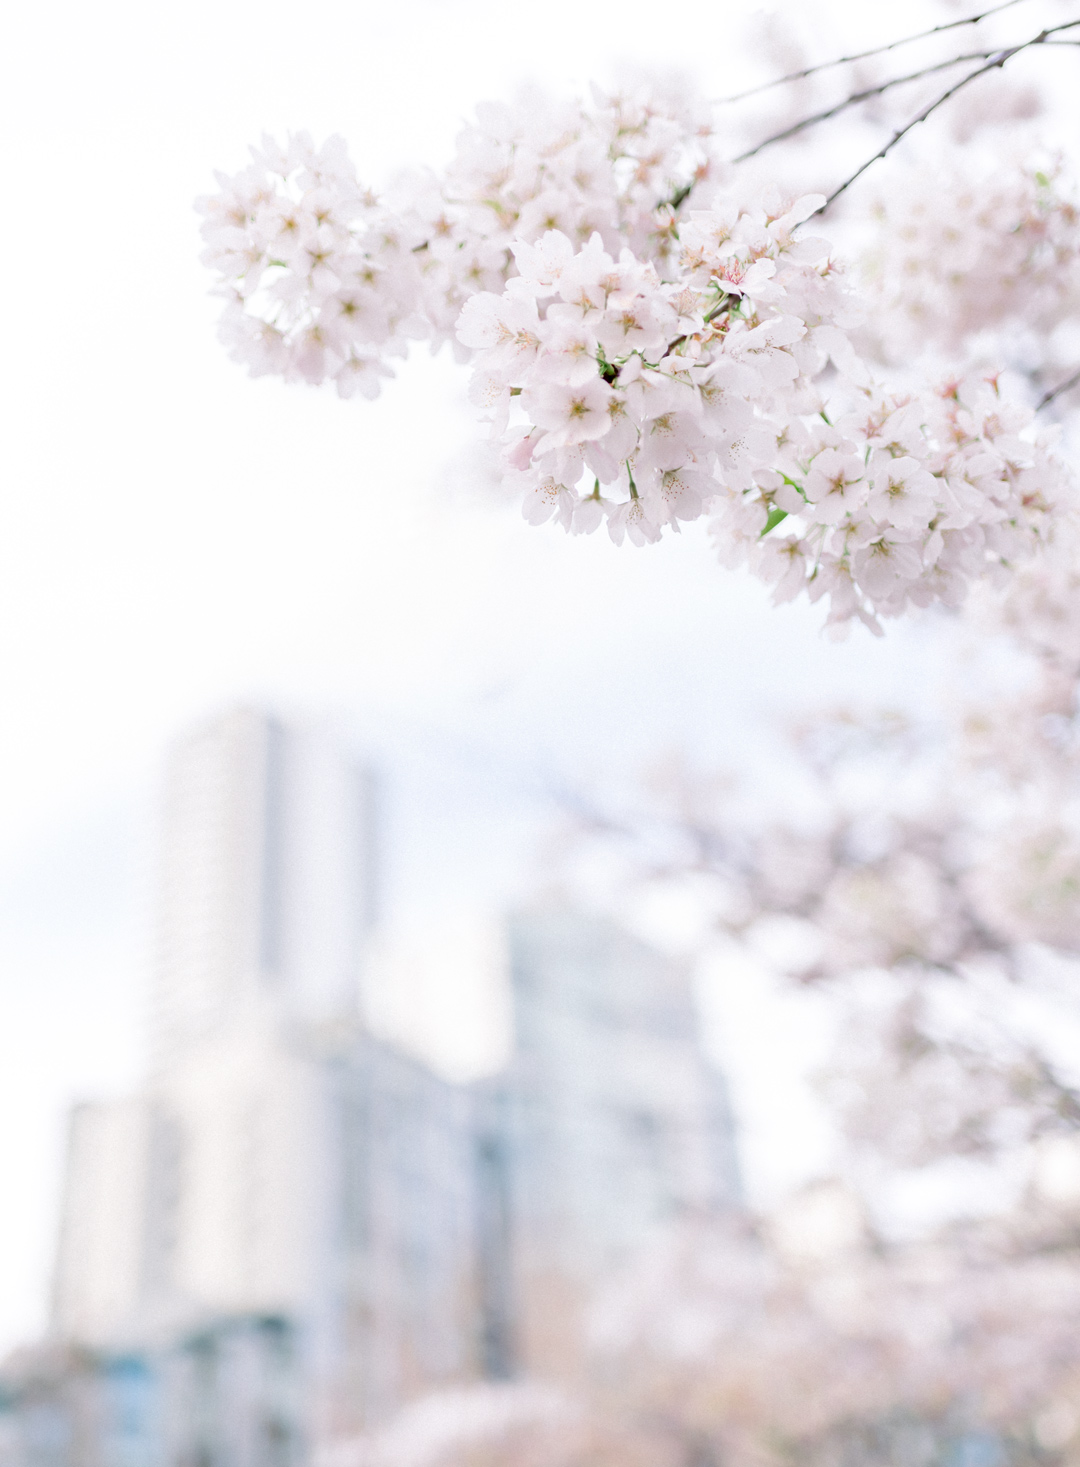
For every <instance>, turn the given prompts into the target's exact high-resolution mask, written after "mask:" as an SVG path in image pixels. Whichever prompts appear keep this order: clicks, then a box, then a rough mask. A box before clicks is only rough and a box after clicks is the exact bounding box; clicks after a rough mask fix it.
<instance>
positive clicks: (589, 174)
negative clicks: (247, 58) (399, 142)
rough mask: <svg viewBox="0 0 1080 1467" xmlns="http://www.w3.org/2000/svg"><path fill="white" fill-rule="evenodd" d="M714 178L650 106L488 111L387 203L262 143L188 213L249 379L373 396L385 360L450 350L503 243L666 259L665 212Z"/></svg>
mask: <svg viewBox="0 0 1080 1467" xmlns="http://www.w3.org/2000/svg"><path fill="white" fill-rule="evenodd" d="M714 168H715V159H714V158H713V156H712V152H711V132H710V126H709V123H708V120H707V116H706V114H705V112H704V111H703V110H702V109H701V108H700V107H695V105H694V104H693V103H692V102H687V101H686V100H685V99H679V98H671V99H665V98H663V97H662V96H659V95H656V96H651V97H649V98H648V99H646V100H644V101H636V100H632V99H629V98H626V97H623V96H618V95H615V96H604V95H601V94H599V93H597V96H596V100H595V105H594V106H593V107H591V108H590V107H586V106H583V105H581V104H579V103H558V102H555V101H553V100H552V99H550V98H547V97H543V98H525V99H524V100H523V101H522V102H521V103H520V105H518V106H517V107H509V106H498V105H495V104H490V105H487V106H483V107H481V108H480V109H478V115H477V120H476V121H475V122H474V123H472V124H471V125H469V126H468V127H466V128H465V129H464V130H463V132H462V134H461V136H460V137H459V139H458V146H457V151H456V153H455V156H454V158H453V159H452V160H451V163H450V165H449V166H448V168H447V169H446V170H445V172H444V173H443V174H442V175H441V176H439V175H436V174H435V173H432V172H430V171H429V172H417V173H415V174H414V175H411V176H405V177H402V178H400V179H399V180H397V182H396V184H395V186H394V188H393V189H392V190H391V191H390V194H389V195H388V196H387V198H385V199H380V198H378V197H377V196H376V195H375V193H374V192H373V191H372V190H371V189H369V188H367V187H365V186H363V185H361V184H360V182H359V181H358V179H357V175H356V170H355V168H354V166H353V164H352V162H351V161H350V160H349V158H348V155H347V152H346V149H345V144H344V142H343V141H342V139H340V138H336V137H335V138H331V139H330V140H329V141H328V142H327V143H325V144H324V145H323V147H321V148H316V147H315V146H314V145H313V143H312V141H311V139H310V138H309V137H308V136H307V135H306V134H304V133H299V134H296V135H293V136H291V137H290V138H289V139H288V141H287V143H286V145H285V146H284V147H282V146H280V145H279V144H277V143H276V142H275V141H274V140H273V139H264V140H263V143H262V145H261V147H259V148H253V149H252V162H251V164H250V165H249V166H248V167H247V168H245V169H244V170H242V171H241V172H240V173H238V174H236V175H235V176H233V177H228V176H226V175H224V174H220V173H219V174H218V175H217V181H218V186H219V188H218V192H217V193H216V194H212V195H209V196H207V197H205V198H203V199H200V200H199V201H198V208H199V211H200V212H201V213H202V214H203V215H204V223H203V229H202V232H203V237H204V240H205V242H206V250H205V251H204V254H203V260H204V263H205V264H206V265H208V266H209V267H210V268H211V269H212V270H214V271H216V272H217V274H218V276H219V284H218V290H219V292H220V293H221V294H222V295H224V297H225V300H226V307H225V311H224V315H223V319H222V325H221V334H222V337H223V339H224V341H225V344H226V346H227V347H228V348H229V350H230V351H231V353H232V354H233V356H234V357H235V358H236V359H237V360H238V361H240V362H242V363H244V364H245V365H246V366H248V368H249V369H250V370H251V372H252V373H253V374H262V373H273V374H279V375H281V376H284V377H285V378H286V379H287V380H300V381H307V382H322V381H326V380H331V381H333V382H334V383H335V384H336V385H337V388H338V391H339V392H340V393H341V394H342V395H343V396H351V395H352V394H353V393H354V392H357V391H359V392H360V393H362V394H363V395H364V396H367V397H374V396H376V395H377V393H378V391H379V387H380V379H381V378H383V377H387V376H392V375H393V373H392V371H391V369H390V367H389V364H388V362H387V358H388V357H389V358H394V357H401V356H404V355H405V354H406V352H407V350H408V345H409V342H410V341H411V340H414V339H417V338H428V339H430V340H431V341H432V343H433V344H434V345H440V344H442V343H443V342H445V341H453V339H454V338H453V333H454V326H455V323H456V321H457V317H458V314H459V312H460V310H461V307H462V305H463V304H464V303H465V301H466V300H468V299H469V298H470V296H472V295H474V294H475V293H476V292H477V291H481V290H489V291H490V290H496V291H497V290H501V289H502V288H503V286H504V284H505V282H506V280H507V278H508V277H509V276H510V275H511V274H513V273H514V269H515V267H514V259H513V254H512V251H511V245H512V244H513V243H514V242H515V241H520V240H525V241H531V240H535V239H538V238H539V237H540V236H541V235H542V234H543V233H544V232H545V231H546V230H548V229H552V228H558V229H561V230H563V231H565V232H566V233H567V234H568V235H569V236H570V237H571V238H573V239H576V240H579V241H584V240H587V239H589V238H590V237H591V236H592V235H593V234H594V233H598V234H599V235H600V236H601V238H602V239H604V241H605V242H606V244H607V245H608V246H609V247H610V248H612V249H615V250H618V249H619V248H620V247H622V246H623V245H625V246H628V247H630V248H632V249H635V250H640V251H643V252H648V253H650V254H654V255H657V256H658V257H661V258H662V257H663V256H664V254H665V253H666V252H667V251H669V250H670V249H671V248H672V244H673V239H674V218H675V214H674V209H673V207H672V203H671V200H672V199H673V198H678V197H679V196H680V195H681V194H682V193H683V192H684V191H685V190H686V189H687V188H688V187H689V186H690V185H691V184H696V185H699V186H700V185H703V184H704V183H705V182H706V180H707V179H708V177H709V175H710V171H711V170H712V169H714Z"/></svg>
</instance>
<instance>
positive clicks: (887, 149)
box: [815, 20, 1080, 214]
mask: <svg viewBox="0 0 1080 1467" xmlns="http://www.w3.org/2000/svg"><path fill="white" fill-rule="evenodd" d="M1078 25H1080V20H1067V21H1063V22H1062V23H1061V25H1055V26H1048V27H1047V28H1046V29H1045V30H1042V31H1040V32H1039V34H1038V35H1037V36H1032V37H1031V39H1030V40H1029V41H1021V42H1020V43H1019V44H1018V45H1016V46H1009V47H1008V48H1007V49H1006V50H1004V51H999V52H997V53H996V55H995V56H994V57H993V59H992V60H990V61H987V62H986V64H985V65H984V66H978V67H976V68H975V70H974V71H971V72H968V74H967V76H965V77H961V79H960V80H959V81H958V82H956V83H955V84H954V85H953V86H951V87H949V89H948V90H947V91H945V92H942V94H941V96H940V97H937V98H936V99H935V100H934V101H933V102H931V103H930V105H929V106H928V107H924V108H923V110H922V111H921V112H920V113H919V114H918V116H917V117H913V118H912V119H911V121H910V122H907V123H905V124H904V126H903V127H902V128H900V129H899V131H897V132H894V133H893V135H892V137H891V138H890V139H889V141H888V142H887V143H886V144H885V146H884V147H883V148H879V149H878V151H877V152H876V153H875V154H874V156H873V157H872V158H868V159H867V160H866V162H865V163H863V164H862V165H861V166H860V167H859V168H857V169H856V170H855V172H854V173H853V174H851V176H850V177H849V178H845V180H844V182H843V183H842V184H841V185H840V187H839V188H837V189H834V190H833V192H832V193H831V194H830V195H829V197H828V198H827V199H826V200H825V202H824V203H823V204H822V206H821V208H820V209H818V210H816V211H815V212H816V213H818V214H821V213H823V212H824V211H825V210H826V209H827V208H829V206H830V205H831V204H833V203H834V202H835V201H836V200H837V199H838V198H839V197H840V195H841V194H842V193H843V192H844V191H845V189H848V188H850V187H851V185H852V184H853V183H854V182H855V180H856V179H857V178H861V177H862V175H863V174H864V173H865V172H866V170H867V169H868V168H870V167H871V166H872V165H873V164H874V163H877V162H878V160H879V159H881V158H884V157H886V156H887V155H888V154H889V153H891V152H892V150H893V148H895V147H896V145H897V143H898V142H899V141H900V140H901V138H903V137H906V136H907V134H908V133H909V132H910V131H911V129H912V128H913V127H917V126H918V125H919V123H920V122H925V121H926V119H927V118H928V117H929V116H930V115H931V113H933V112H936V111H937V109H938V108H939V107H940V106H942V105H943V104H944V103H945V102H947V101H948V100H949V99H950V97H955V96H956V94H957V92H960V91H962V90H963V89H964V87H966V86H968V85H969V83H971V82H973V81H976V80H977V79H978V78H979V77H980V76H985V75H986V74H987V72H990V71H997V70H1000V69H1001V67H1003V66H1004V65H1005V63H1006V62H1007V61H1011V60H1012V58H1013V57H1014V56H1018V55H1019V54H1020V52H1021V51H1027V50H1028V49H1029V48H1030V47H1032V46H1042V45H1045V43H1046V41H1047V40H1048V38H1049V37H1050V36H1052V35H1056V34H1057V33H1058V32H1060V31H1067V30H1071V29H1073V28H1074V27H1076V26H1078Z"/></svg>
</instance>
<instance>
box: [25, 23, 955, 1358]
mask: <svg viewBox="0 0 1080 1467" xmlns="http://www.w3.org/2000/svg"><path fill="white" fill-rule="evenodd" d="M829 13H830V14H832V16H833V18H834V19H833V24H832V29H831V31H830V30H829V29H828V28H825V29H823V30H822V31H821V33H820V34H819V35H816V36H813V37H812V39H813V43H814V45H815V48H816V50H817V52H818V54H819V55H828V54H830V53H831V52H832V51H833V50H834V49H838V48H840V47H841V46H852V45H854V46H856V47H860V46H862V45H864V44H871V43H873V41H875V40H877V39H879V38H881V37H882V36H883V35H886V34H890V35H891V34H892V26H893V25H894V23H895V18H896V15H897V12H896V10H895V8H894V7H887V6H874V5H865V4H863V5H850V6H845V5H841V4H835V5H833V6H832V7H831V9H830V11H829ZM940 13H941V12H940V10H938V9H935V8H934V7H931V6H930V5H920V4H910V5H908V6H907V7H905V10H904V25H905V27H911V28H913V29H914V28H915V27H917V26H918V25H920V24H921V23H922V22H923V21H924V20H932V19H934V18H939V17H940ZM747 14H748V12H747V11H746V9H745V7H743V6H741V5H733V4H725V3H724V0H708V3H695V0H684V3H682V4H681V5H680V6H679V7H678V8H677V10H673V9H672V8H671V7H665V6H651V5H648V4H643V3H640V0H622V3H620V4H618V5H610V4H590V3H585V4H582V3H581V0H545V4H544V5H542V6H535V7H530V6H527V5H517V6H510V5H507V4H506V3H505V0H499V3H487V0H403V3H401V4H397V5H387V4H385V3H379V4H372V3H368V0H353V3H350V4H343V3H335V0H309V3H308V4H307V5H305V6H303V7H301V6H297V5H295V4H288V5H286V4H283V3H280V0H261V3H259V4H257V5H256V4H254V3H247V0H214V3H210V0H188V3H186V4H184V5H182V6H180V5H177V6H149V5H146V4H145V3H142V0H140V3H134V0H132V3H120V0H101V3H98V4H95V5H93V6H87V5H82V4H79V5H77V4H75V3H73V0H68V3H66V4H57V5H49V4H42V5H23V6H20V7H18V11H17V13H16V14H15V15H13V16H12V17H10V18H9V19H8V22H7V40H6V46H5V53H6V54H5V57H4V59H3V61H2V62H0V65H2V67H3V69H4V75H3V78H2V86H0V91H2V102H0V105H2V106H3V108H4V110H5V112H6V113H7V115H6V117H5V133H4V135H5V137H6V138H7V139H8V140H9V147H8V157H7V168H8V208H7V211H6V213H7V219H8V223H7V226H6V228H5V230H4V231H3V235H2V239H3V248H4V250H5V251H6V257H7V261H8V263H7V270H6V278H7V280H8V282H9V300H8V306H7V310H6V321H5V328H6V335H7V340H8V342H9V347H8V350H7V351H6V352H5V353H4V358H3V363H2V367H0V370H2V371H3V373H4V384H3V397H2V401H3V403H4V408H5V418H6V424H7V426H6V431H5V438H4V460H3V461H4V484H3V488H2V500H0V503H2V532H0V698H2V700H3V718H2V720H0V901H2V904H3V910H2V919H0V1188H2V1194H3V1205H2V1207H0V1349H2V1348H4V1347H5V1346H6V1345H8V1344H11V1343H14V1342H15V1341H17V1340H19V1339H21V1338H26V1337H27V1336H28V1335H30V1334H32V1333H33V1332H34V1331H35V1330H37V1329H39V1328H40V1327H41V1326H42V1323H43V1320H44V1299H45V1290H46V1280H47V1274H48V1266H49V1258H50V1254H51V1249H52V1246H53V1234H54V1229H55V1219H56V1196H57V1185H58V1175H59V1154H60V1144H61V1136H62V1120H63V1115H64V1112H65V1109H66V1106H67V1105H68V1103H69V1102H70V1100H71V1098H72V1097H75V1096H79V1095H90V1094H96V1093H99V1092H102V1091H104V1092H106V1093H107V1092H110V1091H113V1090H116V1089H117V1088H120V1087H122V1086H124V1085H125V1084H129V1083H131V1082H132V1081H133V1080H134V1078H135V1077H136V1076H137V1074H138V1071H139V1067H140V1065H141V1062H142V1060H141V1048H140V1044H141V1039H140V1035H141V1028H140V1003H141V994H142V992H143V986H144V983H145V976H146V963H145V948H146V944H145V933H146V930H147V910H148V901H149V896H148V887H149V883H148V876H147V873H148V870H149V865H150V856H149V852H150V850H151V843H152V809H153V790H154V779H155V771H156V769H157V766H158V761H159V759H160V755H161V751H162V748H163V746H164V744H165V742H166V740H167V739H168V738H169V737H170V736H171V735H172V734H173V733H174V732H175V731H177V730H178V729H181V728H183V727H184V726H185V725H186V724H187V723H189V722H190V721H191V720H193V719H195V718H198V717H200V716H202V715H204V714H205V713H206V712H208V711H212V710H214V709H217V708H220V707H222V706H224V705H225V704H227V703H229V702H231V701H233V700H235V699H237V698H247V699H256V700H262V701H266V702H269V703H271V704H273V705H275V706H278V707H280V708H281V709H283V710H284V711H285V712H289V711H293V710H295V711H305V712H306V711H308V710H314V711H322V710H325V711H328V712H330V713H331V714H333V715H334V716H337V717H339V718H340V719H341V721H342V723H343V726H347V727H349V728H351V730H352V732H353V736H354V737H355V739H356V741H357V743H358V745H359V746H360V747H363V748H366V749H367V750H369V752H370V753H371V754H372V755H373V756H374V757H375V758H376V760H377V761H378V762H380V763H381V764H382V766H383V767H384V768H385V769H386V771H387V787H388V793H389V818H390V825H391V836H392V859H393V869H392V892H393V896H394V901H395V903H396V904H397V907H398V909H399V910H400V911H401V912H404V913H408V912H420V911H421V910H422V909H423V907H424V905H425V903H427V904H434V905H442V906H446V905H452V904H453V903H454V902H456V901H458V900H461V901H465V900H470V901H476V902H480V903H483V902H488V903H495V902H498V901H500V900H504V899H506V898H507V897H508V896H509V895H511V894H512V893H513V892H514V891H515V890H524V889H525V888H526V886H527V883H528V874H527V873H528V870H529V859H530V855H529V853H530V851H531V849H532V842H533V841H534V838H535V835H536V832H537V830H538V829H539V828H540V826H541V825H542V822H543V819H544V818H546V808H547V807H546V805H545V801H546V800H547V798H548V795H549V793H550V791H551V790H553V789H557V788H559V787H560V786H561V785H564V784H566V783H568V782H569V783H574V782H577V783H579V784H581V785H587V784H588V783H589V782H590V781H591V780H594V779H596V778H598V777H604V776H606V775H607V774H608V773H610V771H611V770H613V769H614V770H616V771H620V772H623V773H625V772H628V771H630V770H632V769H633V768H635V767H636V766H637V765H638V764H640V763H642V762H644V761H646V760H648V759H649V758H651V757H653V756H654V755H655V753H656V752H657V751H663V750H668V749H678V748H683V749H686V750H688V751H690V752H692V753H694V754H695V755H696V756H698V757H700V758H703V759H712V760H717V761H730V760H735V759H737V758H739V757H740V756H741V755H743V754H746V753H747V752H748V751H750V752H752V749H753V748H754V747H755V746H759V745H760V744H761V741H762V740H763V739H764V738H765V737H766V734H765V733H764V729H765V728H766V723H765V720H766V719H767V718H768V717H769V716H770V715H772V714H776V713H779V712H782V711H783V710H784V709H787V708H790V707H793V706H796V705H798V704H800V703H802V704H809V703H813V702H815V701H819V702H826V703H828V702H836V701H837V700H839V699H843V698H859V699H864V700H871V701H873V700H878V701H886V702H894V703H895V702H901V701H904V700H910V699H911V698H913V697H915V698H918V697H920V696H921V695H922V693H923V691H924V690H926V689H927V688H931V687H932V686H933V685H934V683H935V681H936V680H939V679H940V677H941V676H942V669H943V668H944V667H946V665H947V664H946V662H945V661H944V660H943V656H942V653H941V650H940V641H941V638H940V636H939V635H938V634H937V633H936V632H935V630H934V628H933V626H932V625H930V624H927V623H920V624H916V625H913V626H910V627H905V628H900V629H898V630H896V631H891V632H890V634H889V637H888V638H887V639H886V641H885V642H884V643H876V642H873V641H872V640H871V639H870V638H869V637H868V636H864V635H862V634H856V635H855V636H854V637H853V638H852V639H851V640H850V641H848V642H846V643H842V644H835V643H831V642H828V641H825V640H824V639H822V638H821V637H820V636H819V634H818V623H819V620H820V617H819V616H818V615H817V614H816V613H814V612H812V611H808V610H807V609H805V608H791V607H788V608H784V609H782V610H780V611H773V610H771V609H770V608H769V607H768V606H767V601H766V597H765V594H764V592H763V591H762V590H761V588H760V587H758V586H756V585H752V584H750V583H749V582H747V581H745V580H743V579H741V578H738V577H733V576H731V575H729V574H727V573H724V572H721V571H720V570H719V569H718V568H717V567H716V566H715V564H714V563H713V560H712V557H711V555H710V553H709V550H708V547H707V545H706V543H705V541H704V538H703V536H701V535H700V534H698V533H696V532H693V531H692V532H691V533H687V534H686V535H684V536H683V537H682V538H681V539H678V540H672V539H670V538H669V539H667V540H666V541H665V543H664V544H662V545H661V546H657V547H651V548H650V549H648V550H645V551H635V550H632V549H627V550H622V551H617V550H615V549H614V547H612V546H611V545H610V544H608V543H607V542H606V541H604V540H601V538H600V537H599V536H597V537H593V538H590V539H588V540H575V541H571V540H567V539H566V538H565V537H563V536H562V535H561V533H560V532H557V531H553V530H533V529H529V528H528V527H527V526H525V524H524V523H523V522H522V521H521V520H520V519H519V518H518V516H517V514H516V513H515V512H512V511H504V510H501V509H498V508H496V507H495V506H493V505H492V504H490V503H488V502H487V501H486V500H485V499H484V498H483V496H480V495H475V494H470V492H469V491H468V488H467V487H466V486H467V484H468V481H469V463H470V459H469V445H470V443H471V442H472V441H473V438H474V433H475V430H474V428H473V425H472V420H471V414H470V412H469V410H468V409H467V407H466V406H465V401H464V381H463V378H462V377H461V376H460V375H459V374H458V373H457V372H456V371H455V370H454V369H453V368H452V367H451V366H450V364H449V363H448V362H446V361H443V360H439V361H435V362H432V361H430V360H429V359H428V358H426V357H424V356H421V357H419V358H418V359H417V360H416V361H414V362H412V363H410V364H409V365H408V367H407V368H406V369H405V370H404V371H403V372H402V374H401V378H400V380H399V381H398V382H397V383H395V384H391V385H390V387H389V388H388V390H387V391H386V393H385V395H384V397H383V398H382V399H381V400H380V401H379V402H378V403H376V404H374V405H371V404H363V403H351V404H343V403H340V402H339V401H337V400H336V398H334V397H333V396H332V395H326V396H323V395H320V394H318V393H316V392H312V391H305V390H299V389H286V388H284V387H282V386H279V385H278V384H276V383H274V382H270V381H265V380H263V381H259V382H252V381H251V380H249V379H247V378H246V377H245V376H244V375H243V373H242V372H241V371H240V370H239V369H238V368H236V367H235V366H233V365H232V364H231V363H230V362H228V361H227V359H226V358H225V356H224V354H223V352H222V351H221V350H220V349H219V347H218V346H217V344H216V341H215V337H214V319H215V314H216V304H215V303H214V302H213V301H212V300H210V299H209V298H208V296H207V286H208V278H207V277H206V274H205V272H204V271H203V270H202V268H201V267H200V265H199V264H198V249H199V244H198V237H197V221H196V218H195V216H194V214H193V212H192V208H191V203H192V199H193V198H194V196H195V195H197V194H199V193H202V192H205V191H207V190H208V189H209V188H211V187H212V170H213V169H214V168H215V167H219V168H223V169H225V170H228V171H233V170H235V169H236V168H238V167H240V166H241V165H242V164H243V162H244V160H245V155H246V146H247V144H248V142H249V141H254V140H257V138H258V136H259V134H260V133H261V132H262V131H263V130H269V131H271V132H278V133H280V132H283V131H284V130H286V129H289V128H301V127H303V128H307V129H309V130H310V131H311V132H312V133H313V134H314V136H315V137H316V139H321V138H322V137H324V136H325V135H327V134H328V133H330V132H335V131H338V132H341V133H343V134H344V135H345V136H346V137H347V138H348V139H349V141H350V144H351V147H352V150H353V155H354V157H355V159H356V160H357V163H358V166H359V169H360V172H361V175H362V176H365V177H367V178H370V179H371V180H372V181H374V182H375V183H378V182H379V180H380V179H382V178H384V177H385V176H386V175H387V174H388V173H389V172H390V171H392V170H393V169H394V168H395V167H397V166H399V165H402V164H407V163H409V162H412V161H415V160H420V161H431V162H435V163H437V162H439V161H441V160H442V159H444V158H445V157H446V156H447V154H448V151H449V149H450V146H451V143H452V139H453V136H454V133H455V132H456V130H457V128H458V126H459V124H460V122H461V120H462V119H463V118H464V117H465V116H466V115H467V114H468V113H469V112H470V111H471V109H472V107H473V106H474V105H475V103H476V102H477V101H478V100H481V99H483V98H485V97H488V96H506V95H508V94H509V93H511V92H512V91H513V89H514V88H515V86H516V85H517V84H518V82H520V81H523V80H527V79H533V80H539V81H541V82H542V83H544V84H546V85H549V86H552V87H555V88H563V87H566V86H568V85H571V84H575V85H576V84H581V83H583V82H585V81H587V80H588V79H589V78H590V77H593V76H596V77H598V78H600V79H604V78H607V77H610V76H611V75H612V71H613V68H614V67H616V66H617V65H618V64H621V63H624V62H625V63H639V64H640V63H647V64H661V65H668V64H670V65H677V66H680V67H682V68H683V69H685V70H686V71H687V72H689V73H690V74H692V75H694V74H696V76H697V78H698V80H699V81H700V83H701V85H702V87H703V89H704V90H705V91H706V93H707V94H710V95H715V94H717V93H722V92H724V91H727V90H729V89H731V87H732V85H733V81H734V79H735V78H736V77H737V78H738V80H739V81H740V82H741V81H742V80H743V79H744V78H745V76H746V71H745V68H744V67H743V66H742V64H741V63H740V65H739V66H738V67H733V66H732V64H731V61H730V56H731V38H732V35H733V34H735V33H741V31H742V29H744V27H745V23H746V20H747ZM672 18H674V19H672ZM760 766H761V761H760V759H759V760H758V767H759V769H760Z"/></svg>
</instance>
